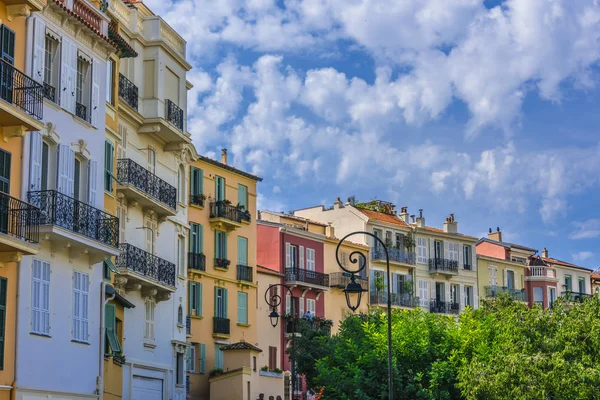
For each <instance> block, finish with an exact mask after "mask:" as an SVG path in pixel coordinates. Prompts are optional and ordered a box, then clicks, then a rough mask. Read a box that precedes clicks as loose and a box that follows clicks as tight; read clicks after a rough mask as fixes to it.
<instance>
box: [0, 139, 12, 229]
mask: <svg viewBox="0 0 600 400" xmlns="http://www.w3.org/2000/svg"><path fill="white" fill-rule="evenodd" d="M11 158H12V157H11V154H10V153H9V152H7V151H4V150H2V149H0V192H4V193H7V194H10V160H11ZM4 207H8V204H6V205H5V206H4ZM4 213H5V215H4V216H3V217H4V218H3V219H4V220H5V221H6V223H4V224H3V225H2V228H4V229H6V228H7V227H8V225H7V224H8V220H7V217H8V216H7V215H6V211H4Z"/></svg>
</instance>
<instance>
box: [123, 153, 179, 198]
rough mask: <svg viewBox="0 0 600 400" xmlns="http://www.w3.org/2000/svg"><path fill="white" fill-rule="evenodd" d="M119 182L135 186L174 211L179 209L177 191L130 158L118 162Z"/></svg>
mask: <svg viewBox="0 0 600 400" xmlns="http://www.w3.org/2000/svg"><path fill="white" fill-rule="evenodd" d="M117 180H118V181H119V183H121V184H130V185H133V186H135V187H136V188H138V189H139V190H141V191H142V192H144V193H146V194H147V195H148V196H150V197H152V198H153V199H155V200H157V201H159V202H161V203H163V204H165V205H167V206H168V207H169V208H171V209H173V210H175V209H177V189H175V188H174V187H173V186H171V185H169V184H168V183H167V182H165V181H163V180H162V179H160V178H159V177H158V176H156V175H154V174H153V173H152V172H150V171H148V170H147V169H146V168H144V167H142V166H141V165H140V164H138V163H136V162H135V161H133V160H131V159H129V158H120V159H118V160H117Z"/></svg>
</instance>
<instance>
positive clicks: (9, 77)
mask: <svg viewBox="0 0 600 400" xmlns="http://www.w3.org/2000/svg"><path fill="white" fill-rule="evenodd" d="M43 97H44V88H43V86H42V85H40V84H39V83H37V82H36V81H34V80H33V79H31V78H30V77H29V76H27V75H25V74H24V73H22V72H21V71H19V70H18V69H16V68H15V67H14V66H12V65H10V64H9V63H7V62H6V61H4V60H2V59H0V98H1V99H2V100H4V101H6V102H8V103H10V104H12V105H14V106H16V107H18V108H20V109H21V110H23V111H25V112H26V113H27V114H29V115H31V116H32V117H34V118H36V119H42V117H43V116H44V100H43Z"/></svg>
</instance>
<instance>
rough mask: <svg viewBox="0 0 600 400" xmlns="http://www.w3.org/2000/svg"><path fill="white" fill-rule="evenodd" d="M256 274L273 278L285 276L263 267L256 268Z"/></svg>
mask: <svg viewBox="0 0 600 400" xmlns="http://www.w3.org/2000/svg"><path fill="white" fill-rule="evenodd" d="M256 272H259V273H261V274H268V275H273V276H283V274H280V273H279V272H277V271H275V270H272V269H271V268H267V267H263V266H262V265H257V266H256Z"/></svg>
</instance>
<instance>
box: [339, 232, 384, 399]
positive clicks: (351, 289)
mask: <svg viewBox="0 0 600 400" xmlns="http://www.w3.org/2000/svg"><path fill="white" fill-rule="evenodd" d="M354 235H367V236H371V237H372V238H373V239H374V240H375V243H378V244H379V245H381V247H383V249H384V250H385V263H386V268H387V282H388V284H387V322H388V326H387V341H388V398H389V400H393V398H394V390H393V386H394V385H393V382H394V381H393V378H394V377H393V373H392V285H391V282H392V280H391V277H390V257H389V254H388V249H387V247H386V245H385V243H383V241H382V240H381V239H380V238H378V237H377V236H375V235H374V234H372V233H371V232H360V231H359V232H352V233H349V234H347V235H346V236H344V237H343V238H342V240H340V242H339V243H338V245H337V248H336V249H335V260H336V261H337V263H338V265H339V266H340V268H341V269H342V270H344V271H345V272H347V273H349V274H350V282H349V283H348V285H347V286H346V289H344V293H345V294H346V304H347V305H348V308H350V309H351V310H352V311H356V310H357V309H358V307H359V306H360V300H361V297H362V294H363V292H367V289H363V287H362V286H361V285H360V283H358V282H356V277H357V275H358V274H359V273H360V272H361V271H362V270H363V269H365V267H366V266H367V257H366V256H365V255H364V254H363V253H361V252H360V251H358V250H356V251H353V252H352V253H350V256H349V260H350V262H351V263H352V264H358V269H357V270H355V271H353V270H349V269H346V267H345V266H344V264H343V263H342V262H341V261H340V247H341V246H342V243H344V241H346V239H348V238H349V237H350V236H354Z"/></svg>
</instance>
